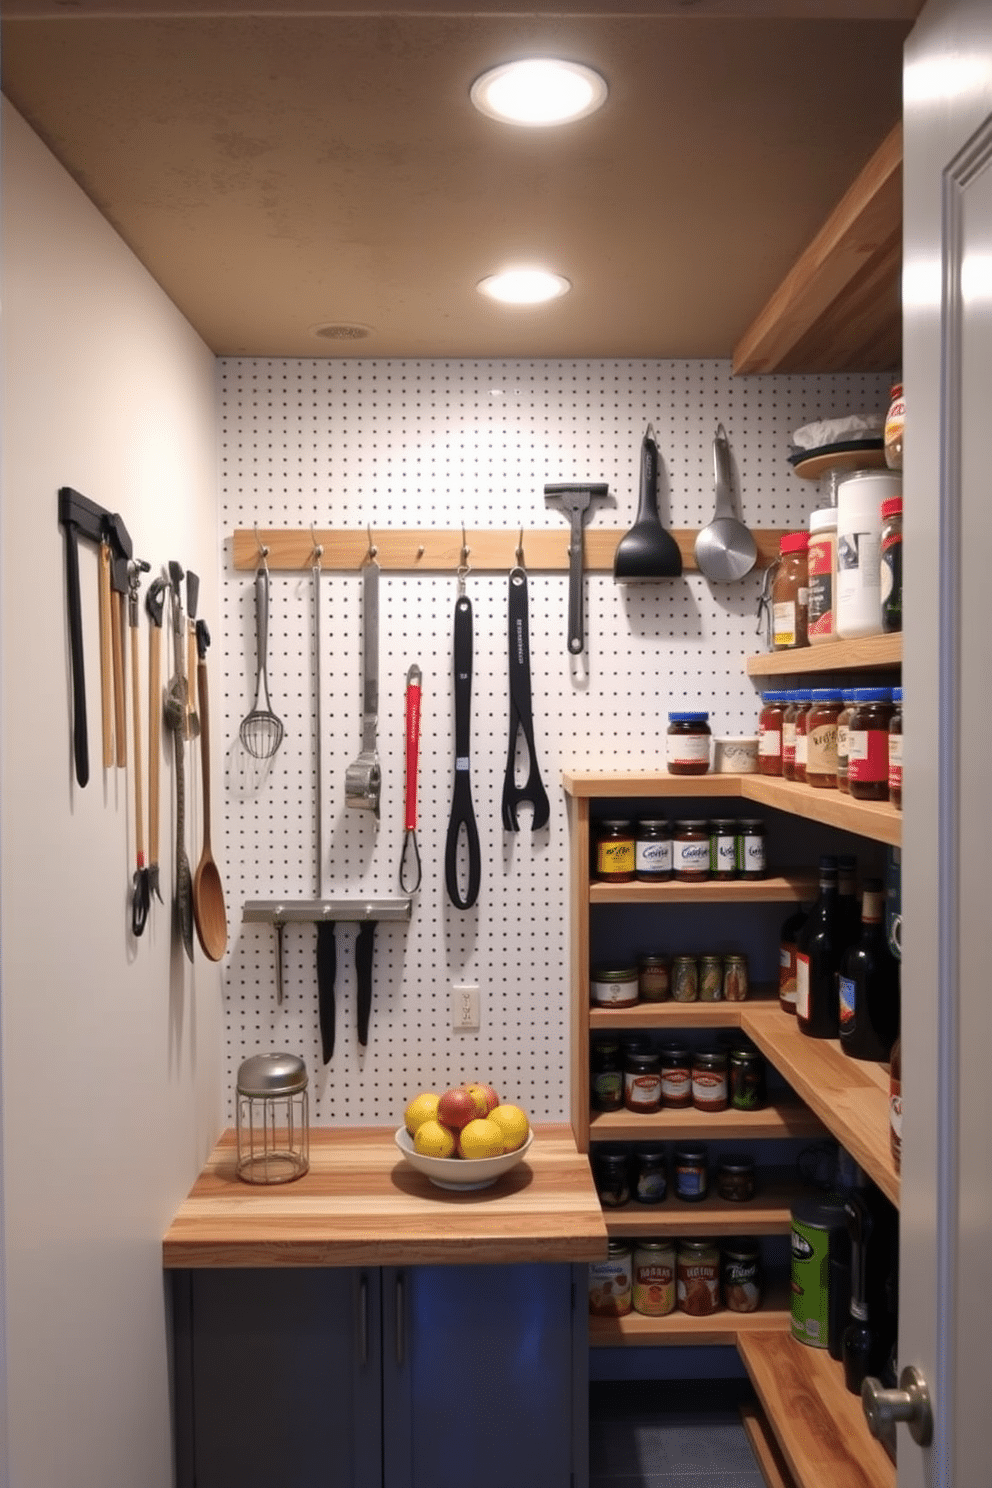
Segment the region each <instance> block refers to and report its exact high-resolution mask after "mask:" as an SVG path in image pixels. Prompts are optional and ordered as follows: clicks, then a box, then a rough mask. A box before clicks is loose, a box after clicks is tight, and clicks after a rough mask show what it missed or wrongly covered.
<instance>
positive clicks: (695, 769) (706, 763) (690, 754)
mask: <svg viewBox="0 0 992 1488" xmlns="http://www.w3.org/2000/svg"><path fill="white" fill-rule="evenodd" d="M711 737H712V736H711V733H710V715H709V714H708V713H669V715H668V737H667V740H666V756H667V763H668V773H669V775H705V774H706V772H707V771H708V770H709V767H710V742H711Z"/></svg>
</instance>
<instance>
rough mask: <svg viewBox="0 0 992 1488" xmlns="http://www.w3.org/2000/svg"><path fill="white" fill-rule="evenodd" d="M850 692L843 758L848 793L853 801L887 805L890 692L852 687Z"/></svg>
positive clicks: (890, 712) (887, 688) (885, 689)
mask: <svg viewBox="0 0 992 1488" xmlns="http://www.w3.org/2000/svg"><path fill="white" fill-rule="evenodd" d="M851 691H852V693H853V697H852V700H851V719H850V723H849V725H848V755H847V780H848V785H849V787H850V792H851V795H852V796H853V797H854V799H855V800H856V801H887V800H888V798H889V720H890V718H891V717H892V702H891V698H892V689H891V688H889V687H854V688H852V689H851Z"/></svg>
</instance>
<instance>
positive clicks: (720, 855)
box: [710, 817, 737, 879]
mask: <svg viewBox="0 0 992 1488" xmlns="http://www.w3.org/2000/svg"><path fill="white" fill-rule="evenodd" d="M710 877H711V878H716V879H733V878H736V877H737V822H736V821H735V820H734V819H733V818H732V817H718V818H715V819H714V820H713V821H711V822H710Z"/></svg>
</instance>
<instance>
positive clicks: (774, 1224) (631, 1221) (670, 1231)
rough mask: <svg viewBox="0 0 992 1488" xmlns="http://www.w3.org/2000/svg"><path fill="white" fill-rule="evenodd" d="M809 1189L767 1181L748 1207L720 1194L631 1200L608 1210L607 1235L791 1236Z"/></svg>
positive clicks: (604, 1211)
mask: <svg viewBox="0 0 992 1488" xmlns="http://www.w3.org/2000/svg"><path fill="white" fill-rule="evenodd" d="M804 1192H806V1190H803V1189H800V1188H799V1186H798V1185H797V1184H796V1183H791V1182H789V1181H788V1180H785V1179H782V1178H775V1179H768V1180H766V1181H764V1182H762V1180H761V1174H760V1172H759V1174H758V1192H757V1193H756V1195H755V1197H754V1198H753V1199H748V1200H747V1202H746V1203H743V1204H735V1203H731V1202H728V1200H727V1199H721V1198H719V1197H718V1196H717V1195H716V1194H713V1193H710V1194H707V1196H706V1198H705V1199H700V1201H699V1202H698V1203H695V1204H686V1203H684V1202H683V1201H682V1200H680V1199H676V1198H674V1197H673V1196H672V1194H671V1193H669V1195H668V1197H667V1198H666V1199H665V1200H664V1201H663V1202H662V1203H660V1204H638V1203H636V1202H631V1203H629V1204H624V1205H623V1207H622V1208H620V1209H604V1210H603V1219H604V1221H605V1222H606V1233H607V1234H608V1235H612V1236H614V1237H615V1238H621V1237H622V1238H625V1239H638V1238H644V1237H647V1236H652V1235H674V1236H679V1235H684V1236H695V1235H788V1234H789V1232H790V1231H791V1229H792V1213H791V1206H792V1203H793V1201H794V1200H795V1199H796V1198H797V1197H798V1196H799V1195H800V1193H804Z"/></svg>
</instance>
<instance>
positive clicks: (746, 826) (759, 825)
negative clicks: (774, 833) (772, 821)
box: [737, 817, 768, 879]
mask: <svg viewBox="0 0 992 1488" xmlns="http://www.w3.org/2000/svg"><path fill="white" fill-rule="evenodd" d="M737 868H738V871H739V873H740V876H741V878H745V879H755V878H764V877H765V875H766V874H767V872H768V857H767V849H766V846H765V824H764V822H763V821H761V820H759V819H758V818H757V817H741V819H740V821H739V822H738V823H737Z"/></svg>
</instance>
